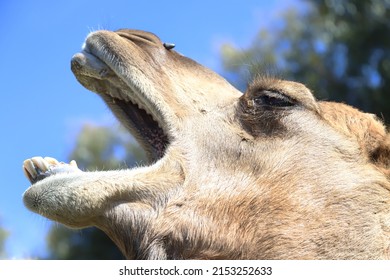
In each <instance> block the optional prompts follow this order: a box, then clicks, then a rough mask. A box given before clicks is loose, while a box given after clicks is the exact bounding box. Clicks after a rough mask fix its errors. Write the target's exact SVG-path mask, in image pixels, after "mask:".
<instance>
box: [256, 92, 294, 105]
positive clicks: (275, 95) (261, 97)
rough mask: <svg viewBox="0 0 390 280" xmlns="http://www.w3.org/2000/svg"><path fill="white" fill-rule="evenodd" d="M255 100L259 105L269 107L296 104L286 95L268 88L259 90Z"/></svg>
mask: <svg viewBox="0 0 390 280" xmlns="http://www.w3.org/2000/svg"><path fill="white" fill-rule="evenodd" d="M254 101H255V103H256V104H257V105H259V106H268V107H291V106H294V105H295V102H294V100H292V99H291V98H289V97H287V96H286V95H284V94H282V93H279V92H274V91H268V90H262V91H261V92H259V93H258V95H257V96H256V97H255V99H254Z"/></svg>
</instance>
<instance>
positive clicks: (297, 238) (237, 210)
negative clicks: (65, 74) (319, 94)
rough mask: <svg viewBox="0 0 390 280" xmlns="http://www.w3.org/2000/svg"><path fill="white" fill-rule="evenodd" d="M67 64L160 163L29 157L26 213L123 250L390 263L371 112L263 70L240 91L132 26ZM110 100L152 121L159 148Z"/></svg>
mask: <svg viewBox="0 0 390 280" xmlns="http://www.w3.org/2000/svg"><path fill="white" fill-rule="evenodd" d="M72 70H73V72H74V73H75V75H76V77H77V79H78V80H79V82H80V83H82V84H83V85H84V86H85V87H87V88H88V89H90V90H92V91H95V92H97V93H99V95H100V96H101V97H102V98H103V100H104V101H105V102H106V103H107V105H108V106H109V107H110V109H111V110H112V111H113V112H114V114H115V115H116V116H117V117H118V118H119V119H120V120H121V122H122V123H123V124H124V126H126V127H127V128H128V129H129V130H130V132H131V133H133V134H134V135H135V136H136V137H137V139H138V140H139V141H140V143H141V145H142V146H143V147H144V148H145V150H146V151H147V153H148V154H149V156H150V158H151V161H153V160H157V162H155V163H153V164H151V165H150V166H146V167H141V168H136V169H132V170H120V171H107V172H80V171H79V170H77V169H75V168H74V166H73V167H70V166H68V165H66V164H63V163H57V162H53V161H52V160H47V159H42V158H33V159H31V160H27V161H26V162H25V164H24V169H25V171H26V172H27V173H26V174H27V176H28V177H29V179H30V180H31V181H32V182H33V185H32V186H31V187H30V188H29V189H28V190H27V191H26V192H25V194H24V202H25V204H26V206H27V207H28V208H29V209H31V210H32V211H34V212H37V213H39V214H41V215H43V216H45V217H48V218H49V219H52V220H55V221H58V222H61V223H63V224H65V225H68V226H71V227H79V228H80V227H87V226H96V227H98V228H100V229H102V230H103V231H105V232H106V233H107V234H108V235H109V236H110V237H111V238H112V240H114V242H115V243H116V244H117V245H118V247H119V248H120V249H121V250H122V252H123V253H124V255H125V256H126V257H127V258H136V259H166V258H174V259H187V258H191V259H388V258H390V184H389V182H388V178H387V176H388V174H389V172H388V170H389V155H390V149H389V147H390V140H389V139H390V138H389V135H388V133H387V131H386V128H385V127H384V125H383V124H382V123H381V122H380V121H379V120H377V118H375V117H374V116H373V115H371V114H366V113H362V112H360V111H358V110H356V109H354V108H352V107H350V106H348V105H345V104H339V103H332V102H318V101H316V100H315V98H314V97H313V95H312V94H311V92H310V90H309V89H307V88H306V87H305V86H304V85H302V84H300V83H295V82H290V81H283V80H279V79H274V78H269V77H268V78H261V77H260V78H258V79H256V80H255V81H254V82H253V83H252V84H251V85H250V86H249V87H248V90H247V92H246V93H245V94H241V93H240V92H238V91H237V90H236V89H234V88H233V87H232V86H231V85H230V84H229V83H228V82H226V81H225V80H224V79H223V78H221V77H220V76H218V75H217V74H215V73H213V72H212V71H210V70H209V69H206V68H205V67H203V66H201V65H199V64H197V63H196V62H194V61H192V60H190V59H188V58H185V57H183V56H182V55H180V54H178V53H176V52H174V51H172V50H169V49H165V48H164V47H163V45H162V42H161V41H160V40H159V39H158V38H157V37H156V36H155V35H153V34H151V33H147V32H142V31H134V30H120V31H117V32H110V31H99V32H95V33H92V34H91V35H89V36H88V38H87V41H86V48H85V49H84V51H83V53H80V54H77V55H75V57H74V58H73V60H72ZM120 100H124V101H126V100H131V101H132V102H133V103H138V104H139V105H141V107H144V108H146V110H147V111H148V113H149V114H150V115H152V116H153V117H154V119H155V120H157V121H158V123H159V125H160V126H161V127H162V128H163V131H164V134H165V136H164V137H166V138H167V140H166V141H167V148H166V149H164V150H163V151H164V155H163V156H162V155H161V156H158V154H159V152H161V149H158V148H156V147H154V146H153V144H150V142H148V141H147V139H146V138H145V136H143V134H142V132H140V131H139V129H137V128H136V127H135V126H134V125H132V124H131V123H129V122H128V119H127V118H128V117H127V115H126V113H124V112H125V111H123V110H122V109H120V108H119V107H118V102H119V103H120V104H122V103H121V101H120ZM126 102H127V101H126ZM126 104H128V103H126ZM129 106H130V105H129ZM156 133H157V132H156ZM161 143H165V142H159V144H156V145H157V146H159V145H162V144H161ZM34 168H35V169H34ZM34 170H40V171H41V173H42V174H41V175H39V176H43V177H45V178H44V179H43V177H39V176H37V175H34V174H35V173H34ZM75 171H77V172H75ZM38 173H39V172H38ZM46 177H47V178H46Z"/></svg>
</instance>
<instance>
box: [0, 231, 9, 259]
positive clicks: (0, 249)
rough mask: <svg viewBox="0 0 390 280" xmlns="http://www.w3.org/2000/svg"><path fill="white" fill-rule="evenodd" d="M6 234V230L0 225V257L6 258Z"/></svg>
mask: <svg viewBox="0 0 390 280" xmlns="http://www.w3.org/2000/svg"><path fill="white" fill-rule="evenodd" d="M7 236H8V232H7V231H6V230H4V229H2V228H1V227H0V259H5V258H6V252H5V248H4V247H5V240H6V239H7Z"/></svg>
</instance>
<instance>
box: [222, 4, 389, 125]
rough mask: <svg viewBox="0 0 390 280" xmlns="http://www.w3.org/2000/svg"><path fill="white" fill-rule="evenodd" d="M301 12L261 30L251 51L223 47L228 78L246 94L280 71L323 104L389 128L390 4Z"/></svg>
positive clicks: (290, 12)
mask: <svg viewBox="0 0 390 280" xmlns="http://www.w3.org/2000/svg"><path fill="white" fill-rule="evenodd" d="M298 7H300V8H299V9H298V10H297V9H290V10H287V11H286V12H285V13H284V16H283V24H278V25H276V26H274V27H272V29H270V30H260V31H259V32H258V34H257V36H256V38H254V40H253V43H252V45H251V46H250V47H249V48H247V49H244V50H241V49H237V48H236V47H234V46H232V45H231V44H230V45H229V44H226V45H225V46H223V47H222V59H223V63H224V67H225V69H226V76H227V78H228V79H231V80H232V81H233V82H234V83H235V84H236V85H237V86H238V87H239V88H240V89H244V88H245V86H246V83H247V81H248V80H251V79H252V78H253V76H254V75H258V74H260V75H261V74H263V73H264V72H265V71H264V70H265V69H267V71H268V72H269V69H270V68H273V70H274V69H277V70H276V71H277V72H278V73H277V74H278V75H281V76H282V78H286V79H291V80H296V81H299V82H303V83H304V84H306V85H307V86H308V87H309V88H311V89H312V90H313V91H314V93H315V94H316V96H317V97H318V98H320V99H328V100H335V101H344V102H346V103H349V104H352V105H354V106H356V107H358V108H361V109H362V110H365V111H370V112H373V113H376V114H377V115H379V116H383V117H384V119H385V121H387V122H389V120H390V36H389V34H390V20H389V18H390V1H389V0H365V1H361V0H349V1H338V0H326V1H320V0H314V1H310V2H309V1H301V3H300V5H298ZM271 70H272V69H271ZM271 72H272V71H271ZM268 74H269V73H268ZM271 74H273V73H271Z"/></svg>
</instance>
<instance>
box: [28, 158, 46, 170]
mask: <svg viewBox="0 0 390 280" xmlns="http://www.w3.org/2000/svg"><path fill="white" fill-rule="evenodd" d="M31 160H32V162H33V163H34V165H35V167H37V168H39V169H40V170H41V172H46V171H47V170H49V163H48V162H47V161H46V160H44V159H43V158H42V157H33V158H32V159H31Z"/></svg>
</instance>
